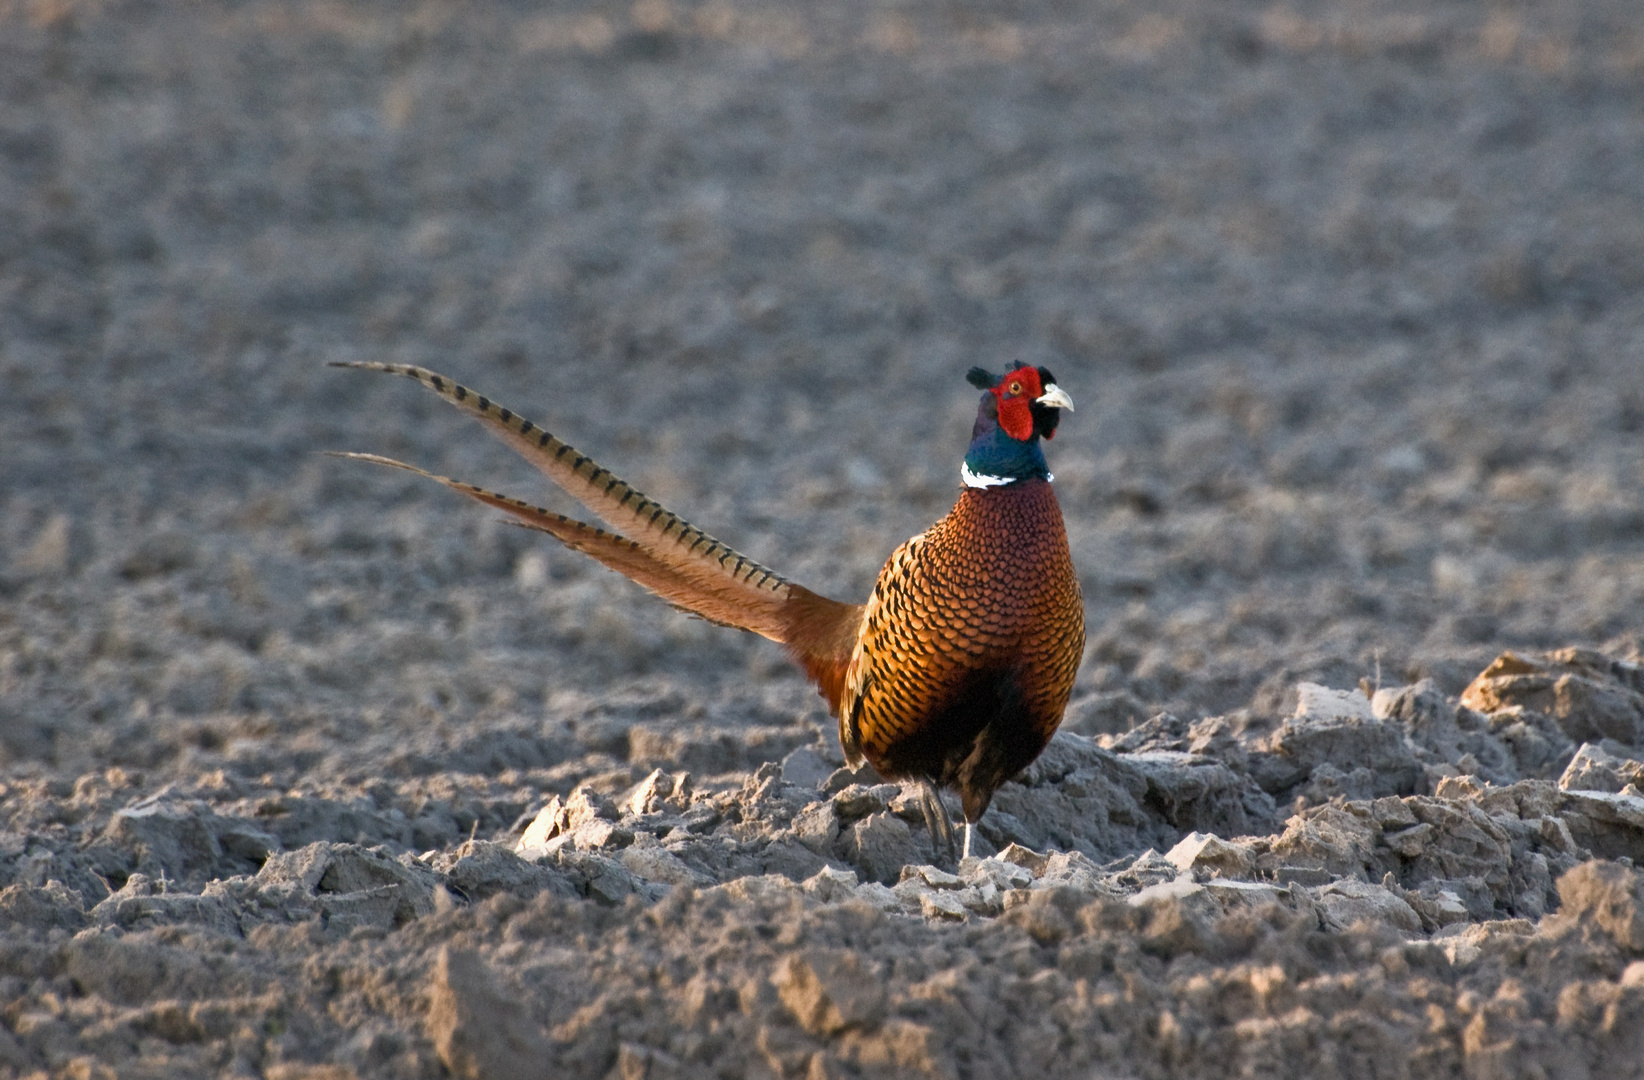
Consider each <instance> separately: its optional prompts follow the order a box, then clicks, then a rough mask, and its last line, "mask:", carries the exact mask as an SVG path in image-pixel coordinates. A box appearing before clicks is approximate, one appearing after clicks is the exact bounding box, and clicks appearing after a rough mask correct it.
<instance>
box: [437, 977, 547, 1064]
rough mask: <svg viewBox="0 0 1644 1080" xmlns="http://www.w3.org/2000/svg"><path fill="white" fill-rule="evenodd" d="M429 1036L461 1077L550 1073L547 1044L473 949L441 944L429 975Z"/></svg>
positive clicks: (514, 996) (516, 999)
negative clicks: (445, 946) (499, 985)
mask: <svg viewBox="0 0 1644 1080" xmlns="http://www.w3.org/2000/svg"><path fill="white" fill-rule="evenodd" d="M428 997H429V1009H428V1019H427V1021H426V1023H427V1026H428V1035H429V1038H430V1039H431V1040H432V1041H433V1043H434V1050H435V1052H436V1053H437V1054H439V1058H440V1061H441V1062H443V1063H444V1064H445V1067H446V1068H447V1069H449V1070H450V1071H451V1074H452V1075H453V1076H456V1077H460V1078H461V1080H535V1078H537V1077H540V1076H544V1075H547V1074H550V1073H552V1072H553V1071H554V1070H553V1068H552V1067H551V1065H550V1063H551V1062H552V1061H553V1060H554V1058H555V1055H554V1052H553V1045H552V1044H551V1043H550V1042H549V1041H548V1040H547V1038H545V1037H544V1036H543V1034H542V1032H541V1031H539V1030H538V1029H537V1027H536V1026H535V1025H534V1024H533V1023H531V1021H530V1019H529V1018H528V1017H527V1016H526V1015H525V1010H524V1009H523V1008H522V1007H521V1006H520V1000H521V997H520V995H519V994H512V993H505V992H503V991H502V990H501V989H500V988H499V987H498V986H497V984H496V981H495V979H494V977H493V976H492V974H491V972H490V970H489V969H488V968H487V967H486V965H485V961H484V960H482V959H481V958H480V956H479V954H478V953H476V952H474V951H472V950H470V949H452V948H449V947H447V948H443V949H441V950H440V953H439V957H438V958H437V959H436V960H435V961H434V971H433V975H432V977H431V978H430V980H429V995H428Z"/></svg>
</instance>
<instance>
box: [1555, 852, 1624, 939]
mask: <svg viewBox="0 0 1644 1080" xmlns="http://www.w3.org/2000/svg"><path fill="white" fill-rule="evenodd" d="M1558 896H1559V899H1560V900H1561V901H1562V902H1563V907H1562V909H1561V910H1560V911H1559V917H1560V918H1561V919H1564V920H1568V921H1574V922H1580V923H1591V924H1592V925H1594V926H1596V927H1597V928H1598V929H1599V930H1602V931H1603V932H1604V933H1605V934H1607V935H1609V937H1610V938H1611V939H1612V940H1614V941H1615V943H1616V944H1617V945H1618V946H1620V947H1621V949H1622V950H1624V951H1625V952H1628V953H1631V954H1633V955H1635V956H1636V955H1639V954H1644V877H1641V876H1640V875H1639V874H1638V872H1637V871H1636V870H1633V869H1632V868H1631V867H1627V866H1622V865H1620V864H1618V863H1613V862H1604V861H1602V860H1598V859H1594V860H1592V861H1591V862H1584V863H1582V864H1581V865H1580V866H1577V867H1575V868H1574V869H1573V870H1571V871H1569V872H1568V873H1566V874H1565V875H1564V876H1563V877H1561V878H1559V879H1558Z"/></svg>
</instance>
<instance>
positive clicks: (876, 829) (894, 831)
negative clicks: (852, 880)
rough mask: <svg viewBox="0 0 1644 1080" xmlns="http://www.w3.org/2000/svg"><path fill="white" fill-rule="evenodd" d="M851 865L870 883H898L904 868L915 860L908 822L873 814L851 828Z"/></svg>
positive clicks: (911, 833)
mask: <svg viewBox="0 0 1644 1080" xmlns="http://www.w3.org/2000/svg"><path fill="white" fill-rule="evenodd" d="M849 837H850V840H849V845H848V846H849V848H850V851H849V855H850V858H851V861H852V862H854V863H856V865H857V866H858V867H860V868H861V870H862V873H863V874H864V875H866V876H867V878H868V879H869V880H870V881H878V882H882V883H884V884H886V885H888V884H890V883H891V882H893V881H896V880H897V879H898V878H899V877H900V876H901V873H902V867H904V866H906V865H908V864H909V863H910V862H912V861H913V860H914V857H915V848H914V843H913V832H912V830H910V829H909V828H908V825H907V822H905V821H903V820H901V819H900V818H898V817H896V816H894V815H892V814H888V813H885V812H883V811H881V812H879V813H876V814H870V815H869V816H867V817H865V818H863V819H862V820H861V821H858V822H857V823H856V824H855V825H853V826H852V827H851V830H850V833H849Z"/></svg>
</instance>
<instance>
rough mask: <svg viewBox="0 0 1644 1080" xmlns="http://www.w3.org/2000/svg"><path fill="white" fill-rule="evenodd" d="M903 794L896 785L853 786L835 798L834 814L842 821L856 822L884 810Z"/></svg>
mask: <svg viewBox="0 0 1644 1080" xmlns="http://www.w3.org/2000/svg"><path fill="white" fill-rule="evenodd" d="M901 793H902V789H901V788H900V787H898V786H897V785H896V784H876V785H874V786H873V787H868V786H866V785H865V784H852V785H851V786H850V787H848V788H846V789H845V790H843V791H841V792H839V793H838V794H837V795H835V796H834V797H833V812H834V813H835V814H837V815H838V817H839V820H840V821H855V820H856V819H857V818H864V817H867V816H868V815H869V814H877V813H879V812H880V811H881V810H884V809H885V808H886V807H888V806H890V804H891V800H892V799H894V798H896V797H897V796H898V795H900V794H901Z"/></svg>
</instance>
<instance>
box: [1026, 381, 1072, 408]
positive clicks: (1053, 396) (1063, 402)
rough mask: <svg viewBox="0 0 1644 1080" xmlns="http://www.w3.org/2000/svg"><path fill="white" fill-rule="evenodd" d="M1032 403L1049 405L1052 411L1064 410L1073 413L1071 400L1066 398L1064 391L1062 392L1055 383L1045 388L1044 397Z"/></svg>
mask: <svg viewBox="0 0 1644 1080" xmlns="http://www.w3.org/2000/svg"><path fill="white" fill-rule="evenodd" d="M1033 403H1034V404H1035V405H1049V406H1050V407H1051V408H1053V409H1066V410H1067V411H1068V412H1072V411H1073V399H1072V398H1070V397H1068V396H1067V391H1066V390H1063V389H1062V388H1061V387H1060V386H1057V385H1056V384H1055V383H1051V384H1050V385H1049V386H1047V387H1045V393H1044V396H1043V397H1036V398H1034V399H1033Z"/></svg>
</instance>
